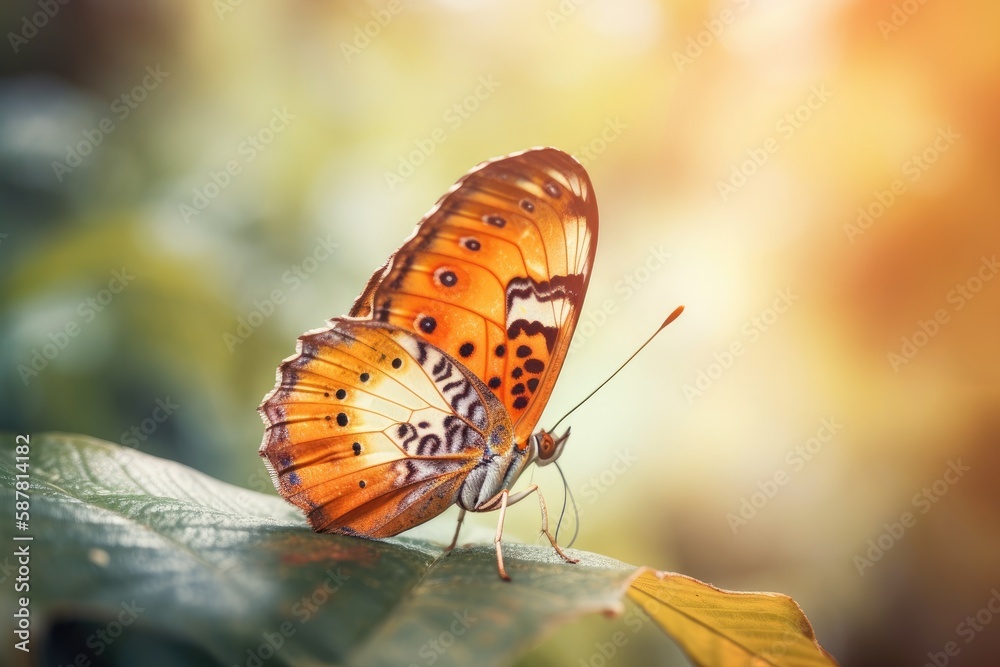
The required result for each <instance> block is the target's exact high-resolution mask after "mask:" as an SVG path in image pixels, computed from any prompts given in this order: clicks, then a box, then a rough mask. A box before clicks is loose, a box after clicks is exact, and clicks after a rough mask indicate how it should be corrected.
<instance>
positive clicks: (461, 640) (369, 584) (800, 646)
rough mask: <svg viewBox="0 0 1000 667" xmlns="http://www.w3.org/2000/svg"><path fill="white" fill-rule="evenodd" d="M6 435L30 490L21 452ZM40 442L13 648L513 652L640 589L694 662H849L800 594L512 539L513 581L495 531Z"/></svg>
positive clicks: (110, 655) (380, 660)
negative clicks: (336, 516)
mask: <svg viewBox="0 0 1000 667" xmlns="http://www.w3.org/2000/svg"><path fill="white" fill-rule="evenodd" d="M4 441H5V442H6V443H8V444H7V446H5V447H4V449H3V451H2V453H0V495H2V496H3V498H4V501H5V502H4V507H14V506H15V505H14V503H15V501H19V502H24V498H23V497H17V498H15V493H16V488H15V483H16V482H17V481H18V475H20V474H24V472H25V470H24V461H23V460H21V459H19V458H16V454H15V451H14V448H13V447H12V446H11V445H12V443H13V441H14V438H13V437H11V436H6V437H5V438H4ZM29 450H30V452H29V461H28V463H29V465H28V468H27V470H28V474H29V475H30V488H28V490H27V492H26V493H27V495H28V496H29V499H28V502H29V503H30V508H29V509H28V512H29V514H30V518H29V520H28V526H27V529H26V530H17V528H16V524H15V522H14V521H13V520H12V519H13V517H10V516H9V515H8V517H5V518H3V519H2V520H0V539H2V540H3V542H4V543H5V544H8V545H14V546H13V548H14V549H17V548H22V547H27V548H28V549H29V552H30V559H29V561H28V564H27V566H26V567H27V568H28V569H29V571H28V574H27V577H26V580H27V583H28V584H29V585H30V590H29V591H27V592H19V593H15V592H14V586H13V585H11V576H10V573H12V572H15V571H16V572H17V575H18V577H19V579H20V577H22V576H23V575H24V572H23V571H18V570H17V568H18V567H19V563H17V562H16V556H15V557H14V558H13V559H11V558H8V559H7V560H2V561H0V568H2V571H3V572H4V573H5V574H6V579H7V580H6V581H5V582H4V583H5V585H4V586H3V587H2V588H0V607H2V609H0V613H2V614H3V616H2V618H3V621H2V622H0V625H2V626H3V627H0V630H2V631H3V633H4V636H5V637H7V638H10V637H12V636H15V635H14V630H15V629H17V627H18V625H17V623H18V620H17V617H15V616H14V613H15V611H16V610H17V609H19V608H20V606H21V605H20V603H19V601H18V598H20V597H22V596H24V597H29V598H30V603H29V607H28V608H29V611H30V620H31V633H32V634H31V640H30V642H31V643H30V649H31V653H30V654H26V653H22V652H21V651H18V650H17V649H16V648H15V642H11V641H5V642H4V649H3V650H2V651H0V663H2V664H34V665H38V664H44V665H69V664H74V665H82V666H86V665H97V664H101V665H108V664H113V665H134V664H143V665H144V667H156V666H158V665H175V664H183V665H187V666H189V667H191V666H194V665H209V664H218V665H227V666H228V665H241V666H246V667H262V666H263V665H268V666H269V667H270V666H276V665H296V666H298V665H331V664H335V665H365V666H370V665H371V666H378V665H392V666H393V667H395V666H398V665H404V666H408V665H430V664H434V665H441V666H448V665H468V664H475V665H476V666H477V667H487V666H490V665H506V664H510V663H512V662H513V661H514V660H515V659H516V658H517V657H518V656H519V655H521V654H522V653H523V652H525V651H526V650H527V649H528V648H530V647H531V646H532V645H533V644H536V643H537V642H539V641H540V640H541V638H543V637H544V636H546V635H547V634H549V633H550V632H552V631H553V630H554V629H555V628H556V627H558V626H560V625H562V624H565V623H567V622H569V621H571V620H573V619H575V618H578V617H580V616H582V615H585V614H592V613H604V614H618V613H621V611H622V610H623V598H624V597H625V595H626V592H628V595H629V597H632V598H633V599H634V600H635V601H637V602H639V603H640V606H641V607H642V608H644V609H645V610H646V611H647V613H649V614H650V616H651V617H652V618H653V619H654V620H655V621H656V622H657V624H658V625H659V626H660V627H661V628H663V629H664V630H665V631H666V632H667V633H668V634H670V635H671V636H673V637H674V638H675V639H676V640H677V642H678V643H679V644H680V645H681V647H682V648H683V649H684V650H685V651H686V652H687V654H688V655H689V656H690V657H691V659H692V660H693V661H694V663H695V664H697V665H729V664H760V665H792V664H796V665H798V664H809V665H834V664H836V663H834V662H833V661H832V659H829V658H828V656H826V655H825V653H823V652H822V649H821V648H819V645H818V644H817V643H816V641H815V636H814V635H813V633H812V628H811V626H810V625H809V622H808V620H806V618H805V616H804V615H803V614H802V613H801V610H799V609H798V606H797V605H795V603H794V602H793V601H792V600H791V599H790V598H787V597H785V596H775V595H774V594H769V593H764V594H744V593H730V592H727V591H721V590H719V589H715V588H712V587H710V586H708V585H706V584H702V583H701V582H698V581H695V580H693V579H690V578H689V577H684V576H683V575H667V574H664V573H657V572H654V571H651V570H649V569H648V568H640V569H637V568H635V567H633V566H630V565H626V564H624V563H621V562H618V561H615V560H612V559H610V558H605V557H603V556H599V555H595V554H590V553H585V552H579V551H571V554H572V555H573V556H574V557H577V558H579V559H580V563H579V564H578V565H568V564H566V563H565V562H563V561H562V560H561V559H560V558H559V557H558V556H556V554H555V553H554V552H553V550H552V549H551V548H549V547H548V546H544V547H543V546H534V545H523V544H512V543H505V544H504V557H505V562H506V565H507V569H508V572H509V573H510V574H511V576H512V578H513V581H512V582H505V581H502V580H501V579H500V578H499V577H498V576H497V570H496V560H495V553H494V550H493V545H492V540H491V539H489V537H486V538H485V539H483V541H484V542H485V544H483V545H480V546H473V547H466V548H460V549H457V550H455V551H454V552H452V553H451V554H450V555H446V554H444V553H443V551H442V546H441V545H440V544H439V543H437V542H434V541H430V540H427V539H418V538H414V537H401V538H394V539H390V540H381V541H372V540H364V539H360V538H351V537H344V536H339V535H327V534H317V533H314V532H312V531H311V530H310V529H309V528H308V526H307V525H306V522H305V520H304V519H303V518H302V516H301V515H300V514H299V512H298V510H296V509H295V508H293V507H292V506H290V505H288V504H287V503H285V502H284V501H283V500H281V499H279V498H277V497H275V496H269V495H264V494H260V493H255V492H252V491H248V490H246V489H241V488H237V487H234V486H230V485H228V484H224V483H222V482H219V481H217V480H215V479H212V478H210V477H208V476H206V475H203V474H201V473H199V472H196V471H194V470H191V469H189V468H186V467H184V466H182V465H179V464H177V463H173V462H170V461H164V460H162V459H158V458H155V457H152V456H149V455H146V454H142V453H139V452H136V451H134V450H130V449H127V448H124V447H121V446H118V445H113V444H110V443H106V442H101V441H99V440H95V439H93V438H87V437H82V436H72V435H57V434H49V435H41V436H35V437H33V438H32V439H31V442H30V446H29ZM22 490H23V484H22ZM15 533H16V534H15ZM414 533H418V534H419V532H418V531H411V532H410V533H408V535H413V534H414ZM23 537H31V538H32V539H31V541H16V540H15V538H23ZM633 581H634V584H633ZM775 633H780V637H779V635H776V634H775ZM776 637H777V639H775V638H776ZM18 641H19V640H18ZM775 641H778V642H779V644H780V646H779V649H780V650H781V651H782V655H781V656H780V657H782V658H783V659H781V660H774V659H772V658H773V657H774V655H775V654H776V650H777V649H775V646H778V644H775ZM800 650H801V651H803V653H801V654H800V653H799V651H800ZM802 656H805V657H804V658H803V660H804V661H801V662H800V661H797V660H792V658H795V657H802ZM18 660H20V661H21V662H17V661H18Z"/></svg>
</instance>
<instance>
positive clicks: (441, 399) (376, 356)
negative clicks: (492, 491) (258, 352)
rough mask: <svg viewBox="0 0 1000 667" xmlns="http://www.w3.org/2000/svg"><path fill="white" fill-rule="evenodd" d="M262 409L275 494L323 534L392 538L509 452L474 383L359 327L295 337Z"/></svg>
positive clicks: (338, 325) (491, 402)
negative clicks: (292, 351)
mask: <svg viewBox="0 0 1000 667" xmlns="http://www.w3.org/2000/svg"><path fill="white" fill-rule="evenodd" d="M260 413H261V415H262V417H263V419H264V422H265V425H266V428H265V434H264V442H263V444H262V445H261V450H260V453H261V455H262V456H263V457H264V458H265V462H266V464H267V466H268V469H269V470H270V472H271V476H272V479H273V480H274V482H275V486H276V487H277V488H278V490H279V491H280V493H281V495H282V496H283V497H284V498H285V499H287V500H288V501H289V502H291V503H293V504H295V505H296V506H298V507H299V508H301V509H302V510H303V511H305V512H306V515H307V517H308V519H309V522H310V524H311V525H312V526H313V528H314V529H316V530H319V531H325V532H336V533H342V534H347V535H361V536H364V537H388V536H391V535H396V534H398V533H401V532H403V531H404V530H407V529H409V528H412V527H413V526H416V525H418V524H421V523H423V522H425V521H427V520H428V519H431V518H433V517H434V516H437V515H438V514H440V513H441V512H443V511H444V510H445V509H447V508H448V507H449V506H451V505H452V504H454V503H455V502H456V501H458V500H460V494H461V492H462V491H463V485H464V484H465V482H466V481H467V480H468V479H469V478H470V476H471V477H472V478H473V479H478V478H480V477H481V476H482V472H483V471H485V470H486V467H484V465H485V464H484V461H486V460H487V459H490V460H492V459H493V458H494V457H503V456H505V455H507V456H508V457H509V454H510V452H511V449H512V447H511V432H512V426H511V423H510V419H509V416H508V415H507V413H506V411H505V410H504V408H503V406H502V405H500V402H499V401H498V400H497V399H496V397H495V396H493V394H492V393H491V392H490V390H489V389H487V387H486V386H485V385H484V384H483V383H482V382H481V381H479V380H478V378H476V377H475V376H474V375H472V374H471V373H469V372H468V370H466V369H463V368H462V366H461V364H460V363H458V362H456V361H455V360H454V359H452V358H450V357H449V356H448V355H446V354H444V353H443V352H441V351H440V350H438V349H436V348H435V347H434V346H433V345H429V344H428V343H427V342H426V341H423V340H422V339H420V338H419V337H418V336H416V335H414V334H412V333H410V332H408V331H404V330H402V329H399V328H396V327H392V326H389V325H384V324H378V323H373V322H370V321H365V320H353V319H345V318H338V319H334V320H331V321H330V323H329V326H328V327H326V328H324V329H318V330H316V331H311V332H307V333H305V334H303V335H302V336H301V337H300V338H299V343H298V347H297V353H296V354H295V355H294V356H292V357H289V358H288V359H286V360H285V361H284V362H282V364H281V366H280V367H279V368H278V383H277V386H276V387H275V388H274V389H273V390H272V391H271V393H269V394H268V395H267V397H266V398H265V399H264V402H263V403H262V404H261V407H260ZM477 473H479V474H477ZM467 493H468V491H467ZM466 497H468V496H466Z"/></svg>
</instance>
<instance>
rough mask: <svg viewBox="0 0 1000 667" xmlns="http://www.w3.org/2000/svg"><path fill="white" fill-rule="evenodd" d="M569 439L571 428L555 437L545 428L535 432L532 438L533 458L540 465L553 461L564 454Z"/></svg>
mask: <svg viewBox="0 0 1000 667" xmlns="http://www.w3.org/2000/svg"><path fill="white" fill-rule="evenodd" d="M568 439H569V429H566V432H565V433H563V434H562V435H560V436H559V437H554V436H553V435H552V434H551V433H549V432H548V431H545V430H542V431H539V432H538V433H535V434H533V435H532V436H531V438H530V444H531V453H532V456H531V458H532V459H533V460H534V461H535V463H536V464H538V465H540V466H544V465H548V464H550V463H552V462H553V461H555V460H556V459H558V458H559V455H560V454H562V450H563V447H565V446H566V441H567V440H568Z"/></svg>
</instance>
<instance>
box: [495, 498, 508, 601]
mask: <svg viewBox="0 0 1000 667" xmlns="http://www.w3.org/2000/svg"><path fill="white" fill-rule="evenodd" d="M507 496H508V493H507V489H504V490H503V491H501V492H500V518H499V519H498V520H497V534H496V537H494V538H493V545H494V546H495V547H496V550H497V572H498V573H499V574H500V578H501V579H504V580H506V581H510V575H509V574H507V569H506V568H505V567H504V566H503V547H502V546H501V544H500V538H501V537H503V519H504V516H506V514H507Z"/></svg>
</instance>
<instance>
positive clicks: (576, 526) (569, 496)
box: [555, 461, 580, 549]
mask: <svg viewBox="0 0 1000 667" xmlns="http://www.w3.org/2000/svg"><path fill="white" fill-rule="evenodd" d="M555 464H556V470H558V471H559V476H560V477H562V481H563V505H562V509H561V510H560V511H559V521H558V522H556V542H558V541H559V528H561V527H562V521H563V516H564V515H565V514H566V501H567V500H569V502H571V503H572V504H573V516H574V521H573V537H572V538H571V539H570V541H569V544H567V545H566V548H567V549H568V548H570V547H571V546H573V543H574V542H576V538H577V537H578V536H579V535H580V510H579V509H578V508H577V506H576V498H574V497H573V491H572V490H571V489H570V488H569V482H567V481H566V475H564V474H563V471H562V468H561V467H559V462H558V461H555Z"/></svg>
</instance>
